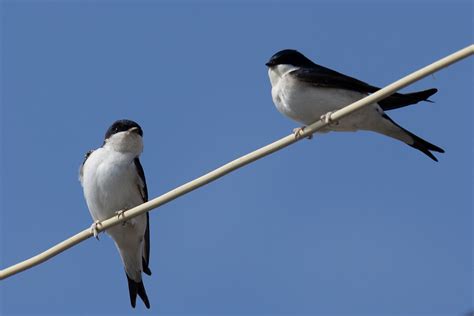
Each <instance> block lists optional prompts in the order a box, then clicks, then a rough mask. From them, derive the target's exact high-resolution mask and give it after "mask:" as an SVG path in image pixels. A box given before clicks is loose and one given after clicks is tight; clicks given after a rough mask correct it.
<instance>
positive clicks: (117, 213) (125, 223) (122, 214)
mask: <svg viewBox="0 0 474 316" xmlns="http://www.w3.org/2000/svg"><path fill="white" fill-rule="evenodd" d="M126 210H127V209H125V208H124V209H123V210H120V211H117V212H115V214H116V215H117V218H119V219H120V217H124V213H125V211H126ZM127 222H128V221H123V222H122V226H125V225H127Z"/></svg>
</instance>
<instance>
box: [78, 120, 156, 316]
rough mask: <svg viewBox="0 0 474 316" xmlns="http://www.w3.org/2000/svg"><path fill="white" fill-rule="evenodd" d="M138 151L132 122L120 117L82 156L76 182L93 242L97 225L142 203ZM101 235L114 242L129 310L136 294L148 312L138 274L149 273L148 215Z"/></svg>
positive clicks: (144, 192) (139, 140) (139, 134)
mask: <svg viewBox="0 0 474 316" xmlns="http://www.w3.org/2000/svg"><path fill="white" fill-rule="evenodd" d="M142 151H143V130H142V128H141V127H140V125H138V124H137V123H136V122H134V121H131V120H127V119H123V120H118V121H115V122H114V123H113V124H112V125H111V126H110V127H109V128H108V129H107V132H106V133H105V138H104V142H103V144H102V147H100V148H98V149H96V150H91V151H89V152H88V153H87V154H86V155H85V158H84V161H83V163H82V165H81V167H80V171H79V181H80V182H81V185H82V187H83V191H84V197H85V200H86V204H87V206H88V208H89V212H90V214H91V216H92V218H93V219H94V221H95V222H94V224H92V226H91V230H92V232H93V233H94V236H95V237H96V238H97V228H98V225H100V221H103V220H105V219H108V218H111V217H113V216H121V215H123V212H124V211H125V210H127V209H130V208H133V207H135V206H137V205H139V204H142V203H144V202H147V201H148V189H147V185H146V180H145V173H144V171H143V167H142V165H141V163H140V158H139V156H140V154H141V153H142ZM106 232H107V234H108V235H109V236H110V237H111V238H112V239H113V240H114V242H115V245H116V247H117V249H118V251H119V254H120V257H121V259H122V262H123V265H124V268H125V275H126V277H127V281H128V289H129V294H130V303H131V305H132V307H133V308H135V305H136V299H137V295H138V296H139V297H140V298H141V299H142V301H143V303H144V304H145V306H146V307H147V308H150V301H149V300H148V296H147V294H146V291H145V287H144V285H143V280H142V272H144V273H145V274H147V275H151V270H150V268H149V259H150V219H149V214H148V213H145V214H141V215H139V216H137V217H134V218H131V219H128V220H126V221H125V222H123V223H121V224H118V225H116V226H113V227H110V228H108V229H107V230H106Z"/></svg>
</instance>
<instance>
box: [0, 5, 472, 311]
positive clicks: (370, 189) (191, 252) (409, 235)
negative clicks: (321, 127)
mask: <svg viewBox="0 0 474 316" xmlns="http://www.w3.org/2000/svg"><path fill="white" fill-rule="evenodd" d="M354 2H355V1H354ZM354 2H352V1H347V2H343V1H334V2H333V1H324V2H323V1H321V2H318V1H315V2H309V1H308V2H294V1H293V2H290V1H288V2H285V1H280V2H271V1H257V2H256V3H254V4H252V3H250V2H237V1H235V2H232V3H229V4H226V5H224V4H218V3H217V2H214V1H213V2H200V3H198V2H178V4H174V3H172V2H171V1H169V2H159V1H118V2H113V1H11V0H10V1H5V0H4V1H2V5H1V19H2V24H1V26H2V30H1V36H2V47H1V53H2V64H1V66H2V69H1V145H2V147H1V177H0V178H1V234H0V236H1V267H6V266H9V265H11V264H14V263H16V262H18V261H20V260H23V259H26V258H28V257H30V256H32V255H35V254H37V253H38V252H40V251H43V250H45V249H46V248H48V247H50V246H52V245H53V244H55V243H57V242H59V241H61V240H63V239H65V238H67V237H69V236H71V235H73V234H75V233H76V232H78V231H80V230H82V229H85V228H86V227H88V226H90V224H91V222H92V220H91V218H90V215H89V212H88V210H87V208H86V204H85V202H84V199H83V195H82V189H81V187H80V184H79V182H78V180H77V173H78V168H79V165H80V163H81V162H82V158H83V155H84V153H85V152H86V151H87V150H89V149H92V148H96V147H98V146H100V145H101V143H102V138H103V135H104V133H105V130H106V129H107V127H108V126H109V125H110V124H111V123H112V122H113V121H114V120H116V119H121V118H129V119H133V120H136V121H137V122H139V123H140V124H141V126H142V127H143V129H144V133H145V135H144V137H145V151H144V153H143V155H142V164H143V166H144V169H145V173H146V176H147V180H148V188H149V191H150V196H151V197H155V196H158V195H160V194H162V193H165V192H167V191H168V190H170V189H173V188H175V187H176V186H178V185H180V184H183V183H184V182H186V181H189V180H192V179H194V178H195V177H198V176H200V175H202V174H204V173H205V172H207V171H210V170H212V169H214V168H216V167H218V166H220V165H222V164H223V163H225V162H228V161H230V160H232V159H234V158H237V157H239V156H240V155H243V154H245V153H247V152H250V151H252V150H254V149H256V148H258V147H260V146H263V145H266V144H267V143H270V142H272V141H274V140H276V139H278V138H280V137H283V136H286V135H287V134H289V133H290V132H291V130H292V129H293V128H294V127H296V126H297V124H295V123H293V122H292V121H290V120H289V119H287V118H285V117H283V116H282V115H281V114H280V113H278V111H277V110H276V109H275V107H274V105H273V103H272V100H271V96H270V84H269V80H268V77H267V69H266V67H265V65H264V64H265V62H266V61H267V60H268V58H269V57H270V56H271V55H272V54H273V53H275V52H276V51H278V50H280V49H284V48H295V49H298V50H300V51H301V52H303V53H305V54H306V55H307V56H308V57H310V58H312V59H313V60H314V61H315V62H317V63H319V64H322V65H325V66H327V67H330V68H333V69H335V70H338V71H340V72H343V73H346V74H348V75H351V76H355V77H357V78H360V79H362V80H364V81H367V82H369V83H372V84H375V85H379V86H384V85H386V84H388V83H391V82H392V81H394V80H396V79H399V78H401V77H402V76H404V75H406V74H408V73H410V72H412V71H414V70H416V69H418V68H420V67H422V66H425V65H427V64H429V63H431V62H433V61H435V60H437V59H439V58H441V57H444V56H445V55H448V54H449V53H452V52H454V51H456V50H458V49H460V48H463V47H465V46H467V45H468V44H470V43H472V42H473V39H474V36H473V4H472V1H396V2H376V1H367V2H360V3H359V4H355V3H354ZM473 65H474V63H473V59H472V58H471V59H469V60H465V61H463V62H461V63H458V64H456V65H454V66H452V67H450V68H448V69H445V70H443V71H441V72H438V73H436V74H435V75H434V76H430V77H428V78H425V79H424V80H422V81H420V82H418V83H416V84H414V85H412V86H410V87H408V88H407V89H405V90H404V91H413V90H417V89H427V88H431V87H436V88H438V89H439V92H438V93H437V94H436V95H434V96H433V97H432V100H433V101H435V103H433V104H430V103H423V104H419V105H416V106H412V107H409V108H404V109H400V110H396V111H392V112H390V115H391V116H392V118H394V119H395V120H396V121H397V122H399V123H400V124H401V125H402V126H404V127H405V128H407V129H408V130H410V131H412V132H414V133H415V134H417V135H419V136H421V137H423V138H425V139H427V140H428V141H430V142H432V143H434V144H436V145H439V146H440V147H442V148H444V149H445V150H446V153H445V154H440V155H438V158H439V160H440V161H439V163H435V162H433V161H431V160H430V159H429V158H428V157H426V156H424V155H423V154H421V153H420V152H418V151H416V150H414V149H412V148H410V147H409V146H406V145H404V144H402V143H400V142H397V141H395V140H392V139H389V138H386V137H382V136H380V135H376V134H373V133H368V132H359V133H345V134H336V133H332V134H325V135H320V136H316V137H315V138H314V139H313V140H312V141H302V142H300V143H298V144H295V145H294V146H291V147H289V148H287V149H285V150H283V151H281V152H278V153H276V154H274V155H272V156H270V157H267V158H265V159H263V160H261V161H258V162H256V163H254V164H252V165H250V166H247V167H245V168H244V169H242V170H239V171H237V172H235V173H232V174H230V175H228V176H226V177H225V178H223V179H221V180H219V181H217V182H215V183H212V184H210V185H208V186H206V187H204V188H201V189H199V190H198V191H195V192H193V193H191V194H189V195H187V196H185V197H183V198H180V199H178V200H176V201H173V202H172V203H170V204H168V205H165V206H164V207H162V208H160V209H158V210H155V211H154V212H152V213H151V265H150V267H151V270H152V271H153V275H152V276H151V277H145V279H144V282H145V286H146V289H147V292H148V296H149V298H150V301H151V305H152V309H151V310H150V311H146V310H145V309H144V307H143V305H142V304H141V302H139V303H138V304H137V308H136V310H133V309H132V308H131V307H130V302H129V298H128V289H127V281H126V278H125V274H124V272H123V268H122V265H121V262H120V259H119V256H118V253H117V251H116V249H115V247H114V245H113V243H112V241H111V239H110V238H108V237H107V236H106V235H102V238H101V240H100V241H99V242H98V241H96V240H95V239H90V240H87V241H86V242H84V243H82V244H80V245H79V246H76V247H74V248H72V249H70V250H69V251H66V252H65V253H63V254H61V255H59V256H57V257H55V258H54V259H52V260H50V261H48V262H46V263H44V264H42V265H40V266H38V267H35V268H33V269H31V270H28V271H26V272H23V273H21V274H19V275H16V276H13V277H11V278H9V279H7V280H4V281H2V282H1V287H0V291H1V310H0V314H2V315H19V314H22V315H26V314H32V315H34V314H45V315H54V314H56V315H68V314H88V315H92V314H97V315H99V314H104V313H110V314H115V315H117V314H123V315H140V314H143V315H152V314H153V315H178V314H179V315H197V314H199V315H263V314H265V315H272V314H280V315H283V314H287V315H303V314H304V315H308V314H311V315H465V314H466V313H468V311H470V310H472V309H473V308H474V304H473V293H472V284H473V276H472V272H473V261H472V251H473V238H472V227H473V217H472V211H473V199H472V195H473V127H472V126H473V105H474V97H473V86H474V82H473Z"/></svg>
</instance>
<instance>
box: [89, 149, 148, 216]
mask: <svg viewBox="0 0 474 316" xmlns="http://www.w3.org/2000/svg"><path fill="white" fill-rule="evenodd" d="M133 159H134V155H133V154H132V153H123V152H116V151H114V150H110V149H106V148H99V149H97V150H95V151H94V152H93V153H92V154H91V155H90V156H89V158H88V159H87V160H86V162H85V164H84V167H83V175H82V186H83V187H84V196H85V198H86V202H87V205H88V207H89V210H90V212H91V215H92V217H93V218H94V219H95V220H104V219H106V218H109V217H112V216H113V215H114V214H115V212H117V211H120V210H123V209H128V208H131V207H134V206H136V205H138V204H140V203H142V200H141V199H142V198H141V194H140V191H139V187H138V184H137V183H138V182H137V181H138V179H137V172H136V169H135V165H134V163H133Z"/></svg>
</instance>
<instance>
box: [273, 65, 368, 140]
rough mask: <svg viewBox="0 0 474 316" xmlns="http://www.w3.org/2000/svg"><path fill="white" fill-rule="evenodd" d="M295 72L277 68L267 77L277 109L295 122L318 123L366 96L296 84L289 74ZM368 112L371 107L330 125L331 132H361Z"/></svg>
mask: <svg viewBox="0 0 474 316" xmlns="http://www.w3.org/2000/svg"><path fill="white" fill-rule="evenodd" d="M282 66H283V67H282ZM279 67H280V68H279ZM296 69H297V68H296V67H293V68H290V67H288V66H287V65H278V66H276V67H272V68H270V69H269V77H270V81H271V83H272V98H273V102H274V103H275V106H276V108H277V109H278V111H280V112H281V113H282V114H284V115H286V116H288V117H290V118H291V119H293V120H295V121H297V122H300V123H303V124H305V125H309V124H311V123H314V122H316V121H317V120H319V119H320V118H321V116H322V115H324V114H326V113H328V112H331V111H335V110H338V109H340V108H342V107H344V106H347V105H349V104H351V103H353V102H355V101H357V100H360V99H361V98H363V97H364V96H365V95H364V94H362V93H359V92H355V91H350V90H343V89H336V88H325V87H317V86H314V85H310V84H308V83H305V82H301V81H298V80H297V79H295V78H294V77H293V76H291V74H290V73H291V71H293V70H296ZM367 111H369V112H374V109H373V107H372V108H371V109H370V110H369V109H368V110H363V112H364V113H362V112H357V113H354V114H353V115H351V116H350V117H346V118H344V119H343V120H342V121H341V122H340V124H339V125H337V126H331V129H332V130H341V131H352V130H357V129H361V128H363V127H362V126H361V122H362V121H364V120H367V115H369V117H370V116H371V114H370V113H369V114H368V113H367Z"/></svg>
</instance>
